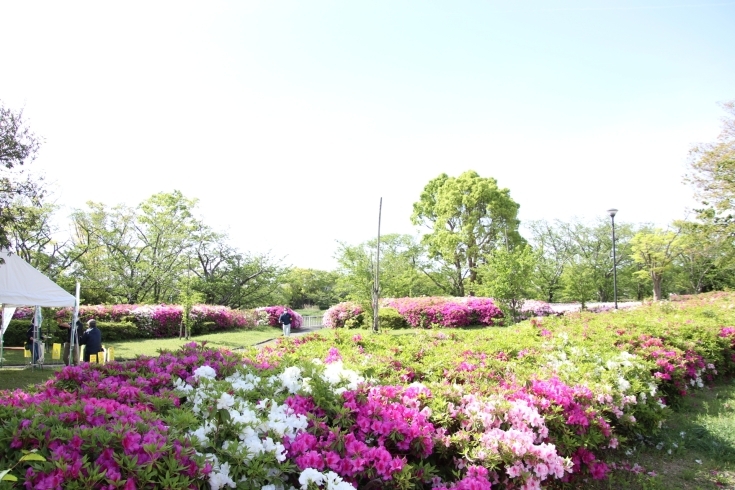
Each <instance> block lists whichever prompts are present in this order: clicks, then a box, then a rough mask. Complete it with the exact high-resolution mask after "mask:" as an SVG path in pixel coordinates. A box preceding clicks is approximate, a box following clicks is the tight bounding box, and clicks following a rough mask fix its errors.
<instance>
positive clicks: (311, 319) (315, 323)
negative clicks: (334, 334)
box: [301, 315, 324, 328]
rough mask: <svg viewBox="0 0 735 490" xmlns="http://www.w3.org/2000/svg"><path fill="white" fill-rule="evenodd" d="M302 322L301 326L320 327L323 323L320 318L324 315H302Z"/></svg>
mask: <svg viewBox="0 0 735 490" xmlns="http://www.w3.org/2000/svg"><path fill="white" fill-rule="evenodd" d="M302 318H303V320H304V321H303V323H302V324H301V328H321V327H323V326H324V325H323V324H322V320H323V319H324V315H317V316H304V317H302Z"/></svg>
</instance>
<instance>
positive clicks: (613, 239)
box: [607, 209, 618, 310]
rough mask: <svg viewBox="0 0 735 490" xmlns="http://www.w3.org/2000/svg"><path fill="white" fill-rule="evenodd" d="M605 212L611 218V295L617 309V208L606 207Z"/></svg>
mask: <svg viewBox="0 0 735 490" xmlns="http://www.w3.org/2000/svg"><path fill="white" fill-rule="evenodd" d="M607 214H609V215H610V219H611V220H612V246H613V297H614V298H615V309H616V310H617V309H618V263H617V260H616V258H615V215H616V214H618V210H617V209H608V210H607Z"/></svg>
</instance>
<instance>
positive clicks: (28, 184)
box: [0, 102, 44, 249]
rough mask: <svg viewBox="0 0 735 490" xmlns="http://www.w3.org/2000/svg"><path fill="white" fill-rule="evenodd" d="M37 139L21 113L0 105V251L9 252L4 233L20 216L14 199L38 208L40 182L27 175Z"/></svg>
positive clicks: (40, 202) (39, 203)
mask: <svg viewBox="0 0 735 490" xmlns="http://www.w3.org/2000/svg"><path fill="white" fill-rule="evenodd" d="M40 145H41V139H40V138H39V137H38V136H36V135H35V134H34V133H33V132H32V131H31V130H30V128H29V127H28V126H27V125H26V124H25V121H24V120H23V111H22V110H20V111H17V112H16V111H13V110H11V109H9V108H6V107H5V106H4V105H3V104H2V102H0V248H7V249H11V245H12V244H11V241H10V237H9V236H8V230H9V229H10V227H11V226H13V225H14V224H17V223H18V221H19V220H20V219H22V217H21V216H18V215H17V214H16V211H17V208H14V207H13V206H12V205H13V203H14V202H16V200H17V199H19V198H22V199H25V200H27V201H28V202H29V203H30V204H31V205H33V206H41V204H42V199H43V196H44V190H43V187H42V185H41V184H42V179H40V178H37V177H33V176H32V175H30V174H29V172H28V168H27V165H28V164H30V163H31V162H33V160H34V159H35V158H36V153H37V152H38V149H39V147H40Z"/></svg>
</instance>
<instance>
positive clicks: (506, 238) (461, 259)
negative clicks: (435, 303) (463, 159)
mask: <svg viewBox="0 0 735 490" xmlns="http://www.w3.org/2000/svg"><path fill="white" fill-rule="evenodd" d="M518 208H519V205H518V204H517V203H516V202H515V201H514V200H513V199H512V198H511V197H510V191H509V190H508V189H503V188H499V187H498V183H497V181H496V180H495V179H493V178H491V177H481V176H480V175H479V174H478V173H477V172H475V171H472V170H470V171H467V172H464V173H463V174H461V175H460V176H459V177H449V176H448V175H447V174H441V175H440V176H439V177H437V178H435V179H432V180H431V181H430V182H429V183H428V184H426V187H424V190H423V192H422V193H421V198H420V200H419V201H418V202H416V203H414V205H413V214H412V216H411V221H412V222H413V224H415V225H420V226H425V227H427V228H428V229H429V230H430V232H429V233H427V234H426V235H424V237H423V243H424V244H426V245H427V246H428V250H429V254H430V256H431V257H432V259H434V260H437V261H439V262H441V263H442V264H443V265H444V266H446V267H448V268H449V269H451V271H452V274H451V275H450V276H449V277H450V284H449V289H450V292H451V294H454V295H457V296H464V295H465V294H474V293H475V291H476V290H477V284H478V283H479V279H478V275H477V270H478V267H479V266H480V265H481V264H482V263H483V262H484V260H485V259H484V257H485V256H487V255H488V254H490V253H491V252H492V251H493V250H495V249H497V248H498V247H499V246H501V245H502V246H506V245H509V246H515V245H518V244H521V243H523V238H522V237H521V236H520V234H519V233H518V225H519V221H518V218H517V216H518Z"/></svg>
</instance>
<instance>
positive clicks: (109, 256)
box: [73, 191, 198, 303]
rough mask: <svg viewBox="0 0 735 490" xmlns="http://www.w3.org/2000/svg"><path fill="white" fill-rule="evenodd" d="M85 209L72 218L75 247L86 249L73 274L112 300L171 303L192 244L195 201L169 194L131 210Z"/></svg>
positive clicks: (92, 205)
mask: <svg viewBox="0 0 735 490" xmlns="http://www.w3.org/2000/svg"><path fill="white" fill-rule="evenodd" d="M87 206H88V210H86V211H76V212H75V213H74V215H73V220H74V225H75V229H76V243H77V247H80V248H82V247H83V248H86V249H87V250H88V251H89V253H86V254H85V255H84V256H83V257H82V258H81V260H80V264H79V265H80V266H79V267H78V269H77V270H76V274H77V275H78V276H80V277H83V278H84V279H85V282H87V283H88V284H89V283H91V286H90V287H92V288H95V289H98V290H106V291H108V292H109V294H110V295H111V299H114V300H117V301H124V302H127V303H139V302H152V303H159V302H163V301H171V300H173V298H174V297H175V296H176V295H177V294H178V288H177V284H176V283H177V281H178V279H179V278H180V277H182V275H183V274H184V272H185V271H186V269H187V267H188V263H189V260H188V257H189V253H190V252H191V250H192V249H193V246H194V241H193V236H194V231H195V230H196V229H197V226H198V225H197V220H196V219H195V218H194V217H193V215H192V209H193V208H194V207H195V206H196V200H195V199H187V198H186V197H184V196H183V195H182V194H181V193H180V192H179V191H174V192H173V193H170V194H167V193H159V194H155V195H153V196H151V197H150V198H149V199H147V200H146V201H144V202H143V203H141V204H140V205H139V206H138V207H137V208H135V209H134V208H130V207H127V206H122V205H120V206H115V207H113V208H108V207H107V206H105V205H104V204H101V203H93V202H90V203H87Z"/></svg>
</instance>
